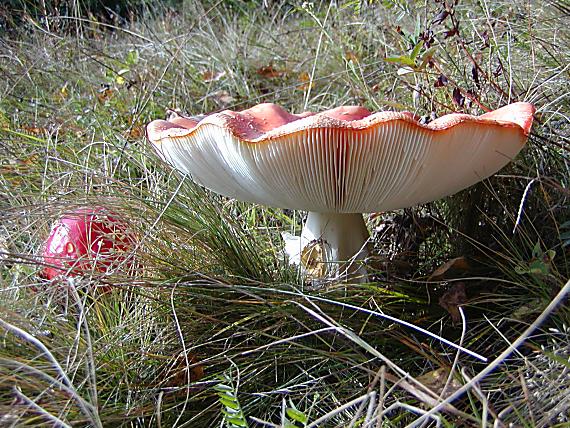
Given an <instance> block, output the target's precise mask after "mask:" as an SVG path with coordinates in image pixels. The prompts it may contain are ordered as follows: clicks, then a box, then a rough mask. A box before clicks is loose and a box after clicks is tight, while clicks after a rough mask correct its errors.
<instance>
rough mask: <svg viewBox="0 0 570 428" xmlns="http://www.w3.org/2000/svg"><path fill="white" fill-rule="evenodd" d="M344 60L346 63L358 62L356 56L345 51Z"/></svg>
mask: <svg viewBox="0 0 570 428" xmlns="http://www.w3.org/2000/svg"><path fill="white" fill-rule="evenodd" d="M344 59H345V60H347V61H352V62H358V56H357V55H356V54H355V53H354V52H352V51H346V52H345V53H344Z"/></svg>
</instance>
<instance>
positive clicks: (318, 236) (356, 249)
mask: <svg viewBox="0 0 570 428" xmlns="http://www.w3.org/2000/svg"><path fill="white" fill-rule="evenodd" d="M369 237H370V234H369V233H368V229H367V228H366V224H364V219H363V218H362V214H338V213H320V212H314V211H311V212H309V215H308V217H307V221H306V222H305V226H304V227H303V231H302V232H301V245H302V253H301V265H302V266H303V268H304V269H305V270H309V269H310V267H311V266H310V265H311V263H310V262H309V263H307V262H308V261H309V260H310V259H313V260H314V258H313V257H310V253H307V251H310V249H311V244H312V245H320V248H322V254H321V255H320V257H319V258H320V259H321V260H320V261H321V262H322V263H328V264H329V266H328V268H327V269H326V272H327V273H328V274H329V275H328V276H329V277H331V276H332V277H335V276H336V277H337V278H339V277H340V278H349V277H350V278H353V277H356V276H360V277H361V280H362V279H363V280H364V281H366V269H365V268H364V267H363V266H362V264H361V263H359V261H360V260H363V259H364V258H365V257H366V256H367V255H368V246H367V241H368V238H369ZM307 264H309V266H307Z"/></svg>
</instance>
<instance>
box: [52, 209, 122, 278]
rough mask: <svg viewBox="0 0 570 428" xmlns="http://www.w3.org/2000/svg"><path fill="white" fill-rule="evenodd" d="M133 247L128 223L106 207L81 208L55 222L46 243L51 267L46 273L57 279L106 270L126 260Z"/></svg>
mask: <svg viewBox="0 0 570 428" xmlns="http://www.w3.org/2000/svg"><path fill="white" fill-rule="evenodd" d="M131 247H132V237H131V236H129V235H128V234H127V233H126V227H125V225H124V224H123V223H121V222H119V221H117V220H116V219H115V218H114V217H113V216H111V215H109V214H108V211H106V210H105V209H104V208H101V207H96V208H78V209H76V210H74V211H71V212H69V213H66V214H63V215H62V216H61V217H60V218H59V219H58V221H57V223H55V224H54V225H53V227H52V229H51V231H50V234H49V236H48V238H47V240H46V241H45V243H44V246H43V260H44V262H45V263H46V265H47V266H46V267H45V268H44V269H43V271H42V276H43V277H45V278H47V279H49V280H53V279H57V278H59V277H62V276H68V275H69V276H76V275H85V274H89V273H92V272H105V271H106V270H108V269H109V268H112V267H116V266H117V265H118V264H119V263H121V262H123V261H124V260H125V257H126V252H127V251H128V250H129V249H130V248H131ZM104 288H106V287H104Z"/></svg>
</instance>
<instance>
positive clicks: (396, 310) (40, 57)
mask: <svg viewBox="0 0 570 428" xmlns="http://www.w3.org/2000/svg"><path fill="white" fill-rule="evenodd" d="M371 3H372V4H367V3H365V2H354V1H353V2H344V3H341V5H340V6H329V4H328V3H327V2H323V3H315V4H313V5H311V4H304V5H301V4H300V3H299V4H292V3H285V2H273V3H271V5H268V6H266V7H264V6H261V5H256V4H253V3H251V2H240V1H236V2H228V3H227V2H207V3H206V4H205V5H201V4H200V3H198V2H185V3H184V4H183V5H180V6H179V7H178V8H175V7H170V8H167V7H162V6H160V5H148V4H146V3H145V7H143V8H142V9H141V10H139V11H138V15H137V16H136V19H127V20H125V21H121V20H115V21H112V20H111V21H104V20H102V19H101V18H100V15H97V14H95V15H93V14H92V15H89V14H88V13H87V11H86V10H83V11H82V10H80V9H77V7H79V6H77V5H75V6H76V8H75V9H73V14H70V15H69V16H57V15H55V14H54V13H52V14H50V16H48V17H47V18H42V17H41V16H38V15H37V14H35V13H33V12H34V10H32V9H30V11H29V12H30V14H29V15H25V14H23V15H19V16H18V17H17V19H15V20H13V21H11V22H14V23H17V24H18V27H17V28H14V27H12V28H9V29H6V30H5V33H4V35H3V37H2V43H1V44H0V49H1V52H0V55H2V58H3V60H2V62H1V63H0V73H1V76H2V81H1V82H0V91H1V94H2V96H1V97H0V153H1V157H0V158H1V160H0V213H1V214H2V215H1V217H0V331H1V332H2V334H1V336H0V415H1V416H0V421H1V422H0V425H4V424H6V425H7V426H11V425H13V426H46V424H50V425H54V426H163V427H166V426H169V427H170V426H179V427H181V426H204V427H207V426H218V425H221V426H246V425H247V426H251V427H254V426H256V427H257V426H283V427H286V426H289V427H293V426H297V427H300V426H331V427H332V426H355V427H356V426H369V427H370V426H387V427H388V426H406V425H408V424H409V425H411V426H419V424H418V422H417V421H418V419H419V418H423V419H425V420H427V421H430V422H429V423H430V424H431V425H436V424H441V425H442V426H491V425H493V424H494V423H496V425H497V426H507V425H509V424H514V425H515V426H529V427H530V426H568V423H569V416H568V415H569V412H570V410H569V409H570V402H569V400H568V398H567V396H566V395H567V394H565V391H566V390H567V388H568V385H569V384H570V380H569V378H568V358H569V355H570V342H569V337H570V336H569V334H568V328H569V327H568V326H569V325H570V312H569V311H568V307H567V292H568V283H567V281H568V278H569V277H570V263H569V257H570V254H569V253H568V248H569V242H570V240H569V239H568V230H569V229H570V227H569V226H568V222H569V221H570V210H569V209H568V206H569V204H568V198H569V191H568V188H569V183H568V177H570V174H569V172H570V168H569V162H568V155H569V151H568V148H569V146H568V130H569V120H568V111H569V108H568V107H569V105H570V104H569V100H568V95H567V94H568V93H570V87H569V82H570V79H568V77H569V76H568V73H569V68H568V64H569V63H570V58H569V55H570V54H569V53H570V46H569V38H568V28H567V27H568V25H567V12H568V11H567V10H566V7H565V6H564V5H563V3H562V2H557V1H552V2H548V3H544V2H532V1H531V2H526V3H517V2H515V3H513V2H493V3H490V2H485V1H483V2H475V1H465V2H460V3H459V4H458V5H456V6H452V5H451V2H448V5H447V7H448V10H447V15H445V14H441V13H440V12H442V4H441V3H433V4H426V5H424V4H423V3H422V4H419V3H417V4H416V3H408V2H401V1H387V2H381V3H380V2H371ZM444 15H445V16H444ZM438 21H441V22H438ZM456 30H457V31H459V33H458V34H456V32H455V31H456ZM386 58H388V60H386ZM436 82H439V83H438V84H437V85H436ZM522 100H526V101H530V102H533V103H534V104H535V105H536V107H537V115H536V122H535V126H534V127H533V131H532V135H531V137H530V139H529V143H528V144H527V147H526V148H525V150H524V151H523V152H522V153H521V154H520V155H519V156H518V157H517V159H516V160H515V161H514V162H513V163H512V164H511V165H509V166H508V167H506V168H505V169H504V170H502V171H501V172H500V173H499V174H497V175H496V176H494V177H492V178H491V179H489V180H486V181H485V182H483V183H480V184H478V185H476V186H473V187H472V188H470V189H467V190H465V191H463V192H461V193H460V194H458V195H455V196H452V197H450V198H446V199H445V200H442V201H437V202H434V203H430V204H427V205H424V206H421V207H415V208H413V209H407V210H401V211H398V212H393V213H382V214H373V215H371V216H369V218H368V219H367V220H368V225H369V227H370V229H371V231H372V235H373V244H374V248H375V250H374V252H373V255H372V257H371V260H370V261H369V270H370V271H371V272H372V278H373V281H372V282H370V283H366V284H348V283H333V284H330V285H328V286H327V287H324V288H320V289H316V290H315V289H313V288H311V287H309V286H308V284H304V283H303V281H302V279H301V278H300V277H299V275H298V274H297V272H296V271H295V269H294V268H292V267H290V266H288V265H287V263H286V261H285V260H284V257H283V255H282V245H283V244H282V242H281V237H280V233H281V232H283V231H289V232H292V233H295V232H297V233H298V232H299V231H300V227H301V224H302V219H303V216H304V213H302V212H292V211H288V210H281V209H274V208H267V207H261V206H254V205H251V204H246V203H241V202H238V201H234V200H228V199H227V198H224V197H222V196H218V195H215V194H212V193H211V192H209V191H207V190H205V189H203V188H200V187H198V186H196V185H195V184H193V183H192V182H191V181H190V180H189V179H188V178H187V177H183V176H182V175H180V174H179V173H177V172H176V171H174V170H172V169H171V168H170V167H169V166H168V165H165V164H163V163H161V162H160V161H159V160H158V158H157V157H156V156H155V155H154V153H153V151H152V149H151V147H150V146H149V144H148V143H147V142H146V140H145V138H144V125H145V124H146V123H148V122H149V121H151V120H153V119H156V118H161V117H164V116H165V115H166V114H167V111H168V110H169V109H172V110H175V109H177V110H181V111H182V112H185V113H188V114H199V113H203V112H209V111H215V110H221V109H224V108H231V109H235V110H240V109H243V108H247V107H249V106H252V105H255V104H257V103H259V102H276V103H278V104H281V105H283V106H284V107H286V108H287V109H289V110H290V111H293V112H300V111H303V110H304V109H309V110H314V111H318V110H322V109H326V108H330V107H333V106H337V105H341V104H361V105H364V106H366V107H368V108H369V109H371V110H382V109H408V110H410V111H414V112H415V113H417V114H418V115H419V116H421V117H422V118H423V120H429V118H430V117H431V116H439V115H443V114H445V113H448V112H450V111H464V112H467V113H473V114H480V113H482V112H483V110H484V109H486V108H489V109H494V108H498V107H500V106H502V105H504V104H507V103H508V102H511V101H522ZM94 205H98V206H105V207H108V208H109V209H110V210H112V211H113V212H115V213H117V215H118V216H119V217H120V218H121V219H124V221H125V223H126V224H127V227H128V231H129V233H130V234H132V235H133V236H134V237H135V241H136V243H135V246H134V248H133V249H132V252H131V254H129V257H131V259H130V260H133V261H132V262H130V263H124V264H122V265H121V266H120V267H119V268H117V269H114V270H112V271H108V272H100V273H96V272H93V273H92V274H89V275H84V276H82V277H70V278H68V279H66V280H60V281H56V282H49V281H47V280H45V279H42V278H41V277H40V275H39V273H40V272H41V269H42V263H43V260H41V258H40V257H39V256H38V255H39V254H40V251H41V248H42V243H43V242H44V240H45V238H46V236H47V234H48V233H49V230H50V227H51V225H52V223H53V222H54V221H55V220H56V219H57V218H58V217H59V216H60V215H61V214H62V213H64V212H67V211H70V210H72V209H73V208H75V207H78V206H94ZM460 257H463V261H465V262H466V263H459V262H456V264H453V263H452V264H450V265H448V266H450V267H449V269H443V273H442V274H441V275H439V276H435V277H434V276H433V275H432V274H433V273H434V272H435V271H436V269H437V268H438V267H440V266H442V265H443V264H444V263H445V262H448V261H450V260H452V259H453V258H460ZM458 284H463V285H458ZM108 286H111V287H112V289H111V291H110V292H104V291H103V290H105V288H104V287H108ZM460 287H464V289H465V293H466V301H463V300H459V301H458V302H455V303H454V302H453V300H451V306H450V307H451V308H452V309H451V312H453V308H455V310H456V311H458V312H456V316H458V317H459V318H457V319H456V320H455V322H454V321H453V320H452V319H451V317H450V313H448V311H446V310H445V309H443V307H442V306H440V305H439V304H438V302H439V301H442V302H443V303H446V302H447V303H449V300H450V299H451V298H450V296H453V295H454V294H453V293H455V295H457V293H458V292H459V291H458V290H459V289H460ZM450 293H451V294H450ZM457 303H459V305H460V307H461V311H459V309H458V308H457V306H458V305H457ZM448 307H449V306H448ZM383 315H386V316H387V317H385V316H383ZM398 320H400V321H405V322H407V323H410V324H411V325H412V326H415V327H417V328H411V327H409V326H406V325H404V324H402V323H401V322H399V321H398ZM420 328H421V329H424V330H427V331H429V332H431V333H433V334H434V335H436V336H440V337H442V338H445V339H447V340H449V341H451V342H453V343H456V344H459V345H461V346H463V347H465V348H467V349H469V350H471V351H473V352H474V353H476V354H478V355H482V356H485V357H486V358H487V361H486V362H483V361H480V360H479V359H477V358H475V357H473V356H470V355H468V354H466V353H463V352H458V351H457V349H456V348H454V347H452V346H448V345H446V344H445V343H443V342H442V341H441V340H439V339H437V338H434V337H433V336H428V335H426V334H424V333H423V332H422V331H421V330H419V329H420ZM445 385H447V387H445ZM460 392H464V393H463V395H461V396H459V393H460ZM454 394H457V395H458V397H457V398H456V399H453V400H451V399H450V398H448V397H450V396H451V397H453V396H454ZM446 397H447V402H444V403H443V404H441V402H442V400H445V399H446ZM428 412H430V413H429V414H428ZM420 423H421V422H420Z"/></svg>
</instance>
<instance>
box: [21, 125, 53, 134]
mask: <svg viewBox="0 0 570 428" xmlns="http://www.w3.org/2000/svg"><path fill="white" fill-rule="evenodd" d="M22 129H23V130H24V131H26V132H27V133H28V134H31V135H45V134H46V133H47V132H48V131H47V129H46V128H43V127H41V126H40V127H38V126H25V125H24V126H22Z"/></svg>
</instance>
